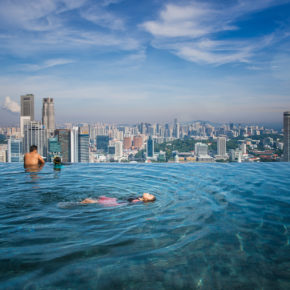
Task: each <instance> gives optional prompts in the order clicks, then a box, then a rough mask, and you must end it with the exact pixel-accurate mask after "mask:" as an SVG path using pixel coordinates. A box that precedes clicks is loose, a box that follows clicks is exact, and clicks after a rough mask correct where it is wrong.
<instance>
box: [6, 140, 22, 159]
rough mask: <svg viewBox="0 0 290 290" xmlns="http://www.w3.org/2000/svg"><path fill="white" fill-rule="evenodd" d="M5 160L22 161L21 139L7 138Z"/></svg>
mask: <svg viewBox="0 0 290 290" xmlns="http://www.w3.org/2000/svg"><path fill="white" fill-rule="evenodd" d="M7 153H8V154H7V157H8V158H7V159H8V160H7V162H23V143H22V139H14V138H9V139H8V148H7Z"/></svg>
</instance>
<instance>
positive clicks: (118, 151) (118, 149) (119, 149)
mask: <svg viewBox="0 0 290 290" xmlns="http://www.w3.org/2000/svg"><path fill="white" fill-rule="evenodd" d="M121 157H123V143H122V142H121V141H117V142H116V143H115V158H117V159H119V158H121Z"/></svg>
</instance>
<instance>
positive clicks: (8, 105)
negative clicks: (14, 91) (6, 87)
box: [2, 96, 20, 113]
mask: <svg viewBox="0 0 290 290" xmlns="http://www.w3.org/2000/svg"><path fill="white" fill-rule="evenodd" d="M2 107H3V109H5V110H8V111H10V112H12V113H20V106H19V104H18V103H17V102H15V101H13V100H11V98H10V97H9V96H7V97H6V98H5V101H4V105H3V106H2Z"/></svg>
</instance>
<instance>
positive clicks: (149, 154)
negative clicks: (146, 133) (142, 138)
mask: <svg viewBox="0 0 290 290" xmlns="http://www.w3.org/2000/svg"><path fill="white" fill-rule="evenodd" d="M146 154H147V157H154V140H153V139H152V137H151V136H150V137H149V139H148V141H147V146H146Z"/></svg>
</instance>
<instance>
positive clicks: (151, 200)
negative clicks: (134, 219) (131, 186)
mask: <svg viewBox="0 0 290 290" xmlns="http://www.w3.org/2000/svg"><path fill="white" fill-rule="evenodd" d="M155 200H156V197H155V196H154V197H153V199H150V200H144V202H153V201H155Z"/></svg>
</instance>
